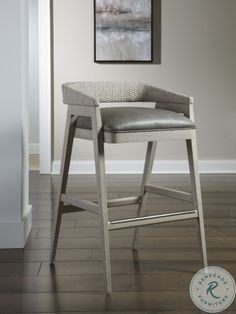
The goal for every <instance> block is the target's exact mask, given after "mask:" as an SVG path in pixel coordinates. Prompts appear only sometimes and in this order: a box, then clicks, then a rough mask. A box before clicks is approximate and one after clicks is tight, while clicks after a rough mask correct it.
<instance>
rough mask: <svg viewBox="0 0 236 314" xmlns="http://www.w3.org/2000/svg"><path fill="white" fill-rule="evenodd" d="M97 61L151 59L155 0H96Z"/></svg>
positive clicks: (145, 60) (95, 52) (95, 48)
mask: <svg viewBox="0 0 236 314" xmlns="http://www.w3.org/2000/svg"><path fill="white" fill-rule="evenodd" d="M94 15H95V21H94V26H95V27H94V28H95V43H94V55H95V58H94V59H95V62H151V61H152V46H153V45H152V32H153V30H152V23H153V21H152V0H94Z"/></svg>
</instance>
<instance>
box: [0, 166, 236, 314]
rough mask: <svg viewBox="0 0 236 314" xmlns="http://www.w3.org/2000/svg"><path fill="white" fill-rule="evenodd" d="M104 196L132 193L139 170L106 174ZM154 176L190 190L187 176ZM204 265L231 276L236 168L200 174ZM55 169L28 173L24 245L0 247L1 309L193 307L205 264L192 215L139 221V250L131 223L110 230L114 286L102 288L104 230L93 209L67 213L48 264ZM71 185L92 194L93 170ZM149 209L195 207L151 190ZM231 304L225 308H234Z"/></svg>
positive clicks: (118, 214)
mask: <svg viewBox="0 0 236 314" xmlns="http://www.w3.org/2000/svg"><path fill="white" fill-rule="evenodd" d="M107 179H108V189H109V190H108V194H109V198H118V197H121V196H127V195H135V194H136V193H138V191H139V185H140V180H141V177H140V176H138V175H123V176H122V175H113V176H108V177H107ZM152 182H153V183H155V184H158V185H165V186H169V187H173V188H179V189H183V190H186V191H189V190H190V181H189V178H188V176H186V175H159V176H157V175H155V176H153V180H152ZM201 182H202V192H203V203H204V211H205V224H206V235H207V248H208V256H209V264H210V265H217V266H220V267H223V268H225V269H227V270H228V271H230V272H231V274H232V275H233V276H234V277H236V250H235V249H236V241H235V237H236V175H203V176H201ZM57 185H58V177H57V176H52V177H50V176H39V174H38V173H37V172H31V173H30V203H31V204H32V205H33V229H32V231H31V234H30V236H29V239H28V241H27V244H26V247H25V250H1V251H0V313H31V314H33V313H63V314H68V313H94V312H95V313H97V314H98V313H105V312H106V313H114V314H118V313H123V314H124V313H130V314H132V313H140V314H141V313H142V314H146V313H149V314H154V313H159V314H192V313H194V314H197V313H203V312H201V311H199V310H198V309H197V308H196V307H195V306H194V305H193V303H192V302H191V299H190V296H189V292H188V288H189V283H190V280H191V279H192V277H193V275H194V273H195V272H196V271H197V270H199V269H200V268H201V267H202V264H201V260H200V251H199V248H198V239H197V229H196V226H195V222H194V221H182V222H175V223H169V224H163V225H156V226H150V227H143V228H140V233H139V240H138V250H137V251H136V252H135V253H134V252H133V251H132V250H131V249H130V247H131V239H132V234H133V230H132V229H126V230H119V231H113V232H111V233H110V235H111V259H112V283H113V293H112V295H111V296H106V295H105V294H104V293H103V289H104V281H103V267H102V252H101V232H100V229H99V221H98V218H97V216H95V215H93V214H90V213H87V212H83V213H71V214H67V215H64V217H63V221H62V227H61V232H60V238H59V245H58V251H57V256H56V263H55V267H54V268H52V267H50V266H49V255H50V248H51V236H52V222H53V217H54V215H55V207H54V206H55V200H56V191H57ZM68 190H69V191H70V192H76V191H77V192H78V193H79V195H80V196H82V197H83V198H85V199H86V198H87V199H89V200H92V201H93V200H95V199H96V184H95V178H94V176H85V175H83V176H75V175H74V176H71V177H70V179H69V185H68ZM146 208H147V212H148V213H149V214H153V213H163V212H168V211H173V210H174V211H176V210H188V209H191V208H192V205H191V204H190V203H185V202H181V201H178V200H173V199H172V200H171V199H167V198H164V197H161V196H156V195H150V197H149V198H148V202H147V206H146ZM135 211H136V206H134V205H132V206H126V207H123V208H121V207H119V208H112V209H110V213H109V215H110V217H112V218H122V217H127V216H128V217H132V216H134V215H135ZM235 311H236V303H235V302H234V303H233V304H232V305H231V307H230V308H229V309H228V310H226V311H224V313H228V314H233V313H235Z"/></svg>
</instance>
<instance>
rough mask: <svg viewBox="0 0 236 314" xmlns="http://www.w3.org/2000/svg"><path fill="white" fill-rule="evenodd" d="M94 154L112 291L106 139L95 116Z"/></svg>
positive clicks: (109, 290)
mask: <svg viewBox="0 0 236 314" xmlns="http://www.w3.org/2000/svg"><path fill="white" fill-rule="evenodd" d="M94 120H95V121H94V123H93V124H94V129H95V130H97V132H98V133H96V132H95V131H94V155H95V165H96V180H97V191H98V204H99V210H100V213H99V214H100V221H101V227H102V232H103V254H104V255H103V257H104V268H105V278H106V289H107V293H109V294H110V293H111V292H112V283H111V261H110V244H109V230H108V209H107V186H106V174H105V157H104V140H103V132H102V129H101V127H100V126H101V122H100V121H97V120H96V117H95V118H94Z"/></svg>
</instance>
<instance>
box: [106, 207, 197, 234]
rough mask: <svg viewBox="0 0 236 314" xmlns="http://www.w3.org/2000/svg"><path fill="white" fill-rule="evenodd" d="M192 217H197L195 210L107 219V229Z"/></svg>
mask: <svg viewBox="0 0 236 314" xmlns="http://www.w3.org/2000/svg"><path fill="white" fill-rule="evenodd" d="M194 218H198V211H197V210H190V211H183V212H177V213H170V214H163V215H154V216H145V217H138V218H129V219H123V220H114V221H109V222H108V229H109V230H117V229H124V228H133V227H141V226H147V225H154V224H159V223H166V222H171V221H178V220H186V219H194Z"/></svg>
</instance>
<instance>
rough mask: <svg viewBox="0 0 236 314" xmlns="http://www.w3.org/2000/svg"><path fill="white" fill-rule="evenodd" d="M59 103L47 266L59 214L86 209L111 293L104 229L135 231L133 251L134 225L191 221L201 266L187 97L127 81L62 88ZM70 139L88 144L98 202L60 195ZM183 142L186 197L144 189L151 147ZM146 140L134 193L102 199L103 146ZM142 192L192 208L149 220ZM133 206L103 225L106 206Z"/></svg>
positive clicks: (193, 132)
mask: <svg viewBox="0 0 236 314" xmlns="http://www.w3.org/2000/svg"><path fill="white" fill-rule="evenodd" d="M63 99H64V103H65V104H68V113H67V120H66V130H65V138H64V147H63V153H62V162H61V175H60V187H59V198H58V213H57V219H56V224H55V232H54V239H53V248H52V256H51V262H52V263H53V262H54V260H55V254H56V248H57V242H58V235H59V229H60V223H61V217H62V214H64V213H68V212H72V211H85V210H88V211H91V212H92V213H95V214H97V215H100V218H101V219H100V221H101V228H102V231H103V248H104V266H105V274H106V276H105V278H106V287H107V291H108V293H110V292H111V291H112V285H111V265H110V248H109V231H112V230H116V229H123V228H135V232H134V238H133V248H135V247H136V236H137V228H136V227H138V226H146V225H151V224H158V223H167V222H170V221H178V220H186V219H196V220H197V221H198V223H199V231H200V232H199V237H200V245H201V252H202V257H203V264H204V266H205V267H206V266H207V253H206V244H205V231H204V220H203V210H202V199H201V188H200V180H199V174H198V157H197V146H196V130H195V123H194V115H193V99H192V98H191V97H187V96H183V95H178V94H175V93H172V92H168V91H164V90H161V89H159V88H156V87H152V86H148V85H144V84H139V83H130V82H78V83H67V84H64V85H63ZM111 102H114V103H119V102H144V103H145V102H146V103H147V102H153V103H155V108H148V107H146V108H145V106H144V107H142V108H140V107H128V106H127V107H119V106H118V107H111V108H100V107H99V104H100V103H111ZM74 137H77V138H82V139H87V140H91V141H93V143H94V153H95V164H96V179H97V187H98V203H93V202H90V201H87V200H83V199H80V198H78V197H77V196H73V195H70V194H68V193H66V185H67V178H68V171H69V165H70V158H71V151H72V145H73V139H74ZM175 139H176V140H179V139H182V140H185V141H186V144H187V151H188V160H189V167H190V175H191V182H192V193H186V192H182V191H177V190H174V189H168V188H165V187H160V186H153V185H150V176H151V172H152V166H153V162H154V157H155V151H156V143H157V142H158V141H163V140H175ZM135 142H147V143H148V145H147V153H146V160H145V165H144V173H143V179H142V183H141V189H140V193H139V195H137V196H131V197H126V198H121V199H112V200H107V191H106V178H105V163H104V143H113V144H115V143H135ZM148 193H157V194H161V195H164V196H167V197H172V198H177V199H180V200H184V201H190V202H193V210H189V211H182V212H175V213H171V214H170V213H168V214H162V215H155V216H145V217H144V216H141V214H142V210H143V206H144V203H145V200H146V197H147V195H148ZM132 204H137V205H138V209H137V217H135V218H129V219H123V220H118V221H109V219H108V208H110V207H118V206H127V205H132Z"/></svg>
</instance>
